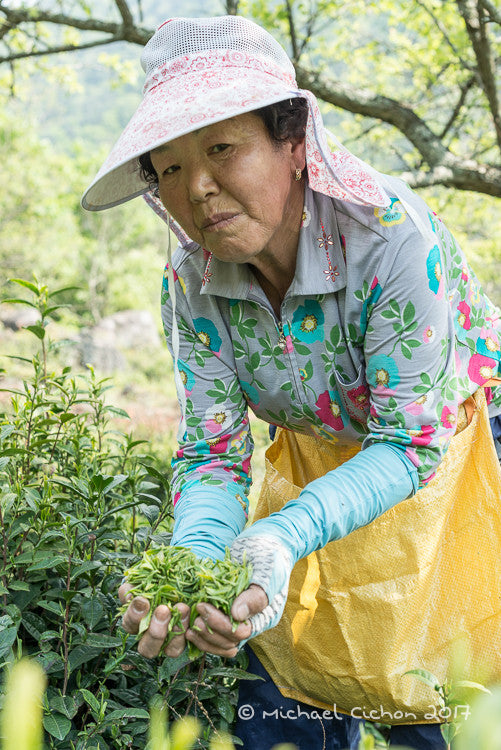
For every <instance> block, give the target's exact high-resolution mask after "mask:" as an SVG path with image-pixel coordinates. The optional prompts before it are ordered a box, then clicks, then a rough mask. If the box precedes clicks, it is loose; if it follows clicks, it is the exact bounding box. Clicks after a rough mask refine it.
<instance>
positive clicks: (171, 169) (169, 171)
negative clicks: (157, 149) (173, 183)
mask: <svg viewBox="0 0 501 750" xmlns="http://www.w3.org/2000/svg"><path fill="white" fill-rule="evenodd" d="M178 169H179V167H178V166H177V164H173V165H172V166H171V167H167V168H166V169H164V171H163V172H162V174H163V175H169V174H174V172H177V170H178Z"/></svg>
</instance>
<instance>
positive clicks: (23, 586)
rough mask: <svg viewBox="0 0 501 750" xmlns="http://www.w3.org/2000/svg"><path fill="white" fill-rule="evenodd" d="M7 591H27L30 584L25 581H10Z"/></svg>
mask: <svg viewBox="0 0 501 750" xmlns="http://www.w3.org/2000/svg"><path fill="white" fill-rule="evenodd" d="M9 589H10V590H11V591H29V590H30V584H29V583H27V582H26V581H11V582H10V583H9Z"/></svg>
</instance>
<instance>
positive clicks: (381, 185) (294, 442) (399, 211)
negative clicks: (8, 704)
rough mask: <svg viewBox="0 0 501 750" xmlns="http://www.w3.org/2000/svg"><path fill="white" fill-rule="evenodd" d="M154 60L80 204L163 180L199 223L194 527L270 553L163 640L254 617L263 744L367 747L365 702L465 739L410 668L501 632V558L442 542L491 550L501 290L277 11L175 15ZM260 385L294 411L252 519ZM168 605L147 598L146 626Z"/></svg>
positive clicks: (190, 269) (189, 524) (203, 635)
mask: <svg viewBox="0 0 501 750" xmlns="http://www.w3.org/2000/svg"><path fill="white" fill-rule="evenodd" d="M142 62H143V67H144V69H145V71H146V75H147V78H146V84H145V88H144V98H143V101H142V103H141V104H140V106H139V108H138V110H137V112H136V113H135V115H134V116H133V118H132V120H131V121H130V123H129V125H128V126H127V127H126V129H125V131H124V133H123V134H122V136H121V138H120V139H119V141H118V142H117V144H116V146H115V147H114V149H113V151H112V153H111V154H110V156H109V158H108V159H107V161H106V163H105V164H104V166H103V167H102V169H101V170H100V172H99V174H98V175H97V177H96V179H95V180H94V182H93V183H92V185H91V186H90V187H89V188H88V190H87V192H86V194H85V196H84V199H83V205H84V207H85V208H87V209H89V210H100V209H103V208H107V207H110V206H114V205H117V204H118V203H121V202H123V201H126V200H129V199H131V198H133V197H135V196H137V195H140V194H144V195H145V198H146V200H147V202H148V203H149V204H150V205H151V206H152V208H153V209H154V210H155V211H156V212H157V213H158V214H159V215H160V216H162V217H163V218H164V219H165V220H166V221H167V222H169V223H170V227H171V229H172V230H173V232H174V233H175V234H176V235H177V237H178V239H179V243H180V244H179V247H178V249H177V251H176V252H175V253H174V255H173V257H172V261H171V257H170V251H169V263H168V265H167V268H166V272H165V278H164V288H163V296H162V305H163V319H164V326H165V333H166V337H167V342H168V345H169V347H170V349H171V352H172V355H173V359H174V375H175V379H176V384H177V391H178V397H179V402H180V407H181V424H180V431H179V449H178V451H177V453H176V455H175V458H174V461H173V466H174V476H173V496H174V501H175V511H174V512H175V525H174V532H173V537H172V544H176V545H182V546H186V547H190V548H191V549H192V550H193V551H194V552H195V553H196V554H198V555H199V556H200V557H212V558H219V557H222V556H223V555H224V553H225V550H226V548H228V547H229V548H231V552H232V555H233V557H234V558H235V559H236V560H239V561H242V560H243V558H244V556H246V559H247V560H248V561H250V562H251V563H252V566H253V578H252V584H251V586H250V588H249V589H247V590H246V591H245V592H243V593H242V594H241V595H240V596H239V597H238V598H237V599H236V600H235V602H234V603H233V608H232V614H233V617H234V618H235V619H236V620H238V621H239V622H240V624H239V625H238V627H236V629H232V626H231V623H230V620H229V618H227V617H226V616H225V615H223V613H221V612H219V611H218V610H217V609H215V608H214V607H212V606H210V605H204V604H201V605H199V606H198V613H199V617H198V618H197V620H196V622H195V624H196V626H197V627H196V629H195V628H193V629H191V628H189V627H188V626H189V611H188V607H187V606H186V605H185V604H183V603H182V602H180V603H179V604H178V605H177V606H178V608H179V610H180V612H181V614H182V618H183V623H184V631H183V632H178V633H177V634H176V636H175V637H174V638H173V639H172V640H171V641H170V643H169V645H168V646H167V647H166V648H165V653H166V654H167V655H170V656H176V655H178V654H180V653H181V651H182V650H183V648H184V646H185V643H186V639H188V640H189V641H191V642H193V643H194V644H196V645H197V646H198V647H199V648H200V649H202V650H205V651H210V652H212V653H215V654H220V655H222V656H229V657H232V656H234V655H235V654H236V653H237V650H238V648H240V647H241V646H242V645H243V644H244V643H245V642H246V641H247V640H249V639H252V640H251V642H250V646H252V651H251V650H250V649H249V654H250V671H252V672H257V673H258V674H260V675H261V676H263V677H264V681H263V682H258V683H256V682H250V683H248V685H247V684H244V683H242V687H241V696H240V709H239V717H240V720H239V723H238V726H237V730H236V731H237V734H238V735H239V736H240V737H241V738H242V740H243V741H244V746H245V747H247V748H251V747H252V748H256V747H259V748H261V749H263V748H267V747H271V746H272V745H273V744H274V743H275V742H277V741H279V740H284V739H285V740H287V739H288V740H291V741H293V742H296V743H299V746H300V747H306V746H308V747H310V746H311V747H316V746H318V747H322V746H324V747H332V748H338V747H347V746H349V747H355V746H356V742H357V737H358V724H359V721H360V719H361V718H370V719H372V720H376V721H377V720H379V721H381V722H383V723H385V724H389V725H393V726H392V729H391V735H390V736H391V742H394V743H404V742H405V743H406V744H407V745H409V746H411V747H416V748H418V747H437V748H439V747H445V745H444V743H443V741H442V739H441V735H440V731H439V726H438V722H440V721H441V720H442V721H443V718H444V717H443V716H442V717H441V716H440V715H438V714H436V713H435V715H430V713H429V712H428V715H426V708H425V707H426V705H428V704H430V702H432V699H431V698H430V696H429V695H428V694H426V691H424V692H419V686H417V687H416V683H415V682H413V681H412V679H411V678H410V677H408V676H407V677H404V676H403V674H404V672H405V671H406V670H409V669H412V668H414V667H425V668H433V669H436V670H438V671H439V673H440V674H441V675H442V676H443V677H445V673H446V670H447V664H448V661H447V659H448V649H449V647H450V645H451V643H452V641H453V639H454V636H455V634H456V633H455V627H456V626H457V630H458V631H460V632H461V633H463V634H465V633H466V635H467V636H468V638H470V636H471V633H474V634H475V633H478V624H479V623H483V622H485V621H489V623H490V626H489V627H487V628H485V627H484V629H483V630H482V633H481V636H479V638H477V640H475V637H476V636H471V638H470V640H471V642H472V643H474V645H475V644H476V645H475V648H477V647H478V648H480V649H481V648H482V647H483V645H482V644H485V643H486V642H489V643H495V645H496V644H497V641H496V637H497V640H498V641H499V631H500V627H499V625H500V612H499V609H500V608H499V604H497V608H494V609H492V608H490V609H488V611H485V607H483V605H482V604H481V602H482V601H483V598H484V593H485V587H486V586H487V584H488V585H489V586H490V584H491V579H490V578H489V580H488V581H486V580H485V576H484V578H481V577H480V578H479V577H476V572H475V570H476V569H475V566H474V565H472V564H471V560H469V561H468V566H469V570H468V576H469V578H468V581H467V582H466V583H465V582H464V581H463V578H462V577H461V574H460V573H459V572H458V570H457V569H456V568H455V564H454V565H453V564H452V563H451V564H448V563H447V564H445V563H444V561H447V560H449V561H450V560H452V562H453V563H454V560H455V557H454V556H455V555H456V554H457V553H458V550H461V551H462V553H464V554H469V553H471V550H472V549H474V550H475V553H471V554H472V555H473V554H476V553H477V552H478V554H479V555H480V554H484V551H485V550H484V548H483V547H482V542H480V541H479V538H482V537H481V535H480V537H479V531H478V523H479V521H478V518H479V517H480V518H481V517H482V513H484V512H486V511H485V506H486V504H487V505H489V503H490V506H489V507H494V506H495V504H496V499H498V498H499V494H500V488H501V475H500V472H499V466H498V464H497V461H496V453H495V449H494V442H493V439H492V434H491V433H490V431H489V429H488V421H487V417H486V414H487V406H486V396H487V400H488V401H489V402H490V403H491V406H490V409H491V415H495V414H496V412H499V411H501V394H500V393H499V390H500V389H499V387H498V388H497V389H496V385H497V382H496V381H495V380H493V378H495V376H496V374H497V371H498V365H499V356H500V352H499V338H498V326H499V323H498V315H497V313H496V311H495V309H494V307H493V306H492V304H491V303H490V302H489V300H488V299H487V298H486V297H485V296H484V294H483V293H482V291H481V289H480V287H479V285H478V282H477V281H476V279H475V276H474V275H473V273H472V272H471V270H470V269H469V267H468V264H467V263H466V261H465V259H464V257H463V255H462V254H461V251H460V249H459V248H458V246H457V243H456V242H455V240H454V238H453V237H452V235H451V234H449V232H448V230H447V229H446V227H445V226H444V224H443V223H442V222H441V220H440V219H439V217H438V216H436V215H435V214H434V213H433V212H432V211H431V210H430V209H428V207H427V206H426V205H425V204H424V203H423V201H422V200H421V199H420V198H419V197H418V196H417V195H415V194H414V193H413V192H412V191H411V190H410V189H409V188H408V187H407V186H406V185H405V184H404V183H403V182H401V181H400V180H398V179H396V178H390V177H388V176H385V175H382V174H379V173H378V172H376V171H375V170H373V169H372V168H371V167H369V166H368V165H367V164H364V163H363V162H361V161H360V160H359V159H357V158H356V157H354V156H353V155H352V154H351V153H350V152H349V151H347V150H346V149H345V148H343V147H342V146H341V145H340V144H339V143H338V142H337V141H335V139H333V142H332V145H331V146H330V147H329V146H328V144H327V134H326V131H325V130H324V127H323V124H322V120H321V116H320V112H319V109H318V106H317V102H316V100H315V97H314V96H313V94H312V93H311V92H309V91H305V90H299V89H298V88H297V84H296V82H295V77H294V69H293V67H292V64H291V62H290V61H289V59H288V57H287V55H286V54H285V52H284V51H283V49H282V48H281V47H280V45H279V44H278V43H277V42H276V41H275V40H274V39H273V38H272V37H271V36H270V35H269V34H267V33H266V32H265V31H263V30H262V29H261V28H259V27H258V26H256V25H255V24H253V23H251V22H249V21H247V20H245V19H243V18H240V17H235V16H229V17H222V18H209V19H180V18H178V19H171V20H169V21H166V22H165V23H164V24H163V25H162V26H160V28H159V29H158V30H157V32H156V33H155V35H154V36H153V37H152V39H151V40H150V42H149V43H148V44H147V45H146V48H145V50H144V54H143V58H142ZM500 382H501V381H500ZM496 404H497V407H496ZM249 407H250V408H251V410H252V411H253V412H254V413H255V414H256V415H257V416H258V417H260V418H261V419H263V420H265V421H266V422H268V423H269V424H270V425H274V426H278V427H279V428H282V429H279V430H278V434H277V436H276V438H275V442H274V443H273V445H272V447H271V449H270V452H269V453H270V456H269V458H270V461H269V466H268V471H267V477H266V480H265V487H264V488H263V494H262V496H261V499H260V501H259V503H258V507H257V510H256V513H255V519H257V520H254V523H252V524H251V525H248V526H247V527H246V528H245V529H244V526H245V525H246V511H247V500H246V495H247V493H248V490H249V486H250V482H251V477H250V459H251V454H252V448H253V443H252V438H251V433H250V428H249V418H248V409H249ZM461 419H462V422H463V424H460V421H461ZM468 424H469V426H468ZM463 428H464V429H463ZM454 436H455V437H454ZM458 441H459V442H458ZM475 451H476V452H475ZM479 462H483V463H481V465H480V463H479ZM473 466H475V469H473V468H472V467H473ZM403 501H405V502H403ZM458 508H460V509H461V512H462V513H463V515H462V516H461V517H460V519H459V520H458V522H457V524H456V526H454V528H453V529H452V531H451V528H450V523H451V521H450V519H451V518H456V515H457V512H458V510H457V509H458ZM468 508H471V509H473V510H472V513H473V516H472V518H470V516H469V515H468V512H469V511H468V510H467V509H468ZM455 514H456V515H455ZM461 519H462V520H461ZM475 519H476V520H475ZM475 523H476V524H477V526H475ZM364 527H365V528H364ZM493 528H497V527H495V524H494V525H493ZM465 529H466V530H467V532H468V533H467V534H466V536H465V534H464V533H463V532H464V530H465ZM353 532H354V533H353ZM495 536H496V534H495V533H494V537H495ZM451 539H452V540H453V542H454V543H453V546H452V547H451ZM491 541H492V539H491V537H489V539H488V542H489V544H490V542H491ZM454 545H455V546H454ZM472 545H474V546H473V547H472ZM491 547H492V545H491ZM496 550H497V551H496ZM498 551H499V544H497V548H496V547H495V545H494V547H492V555H491V556H492V560H491V559H488V558H486V557H482V558H481V563H482V567H483V569H484V570H485V568H486V566H487V568H488V569H489V566H493V568H492V569H493V571H494V570H495V569H496V570H497V568H496V566H498V565H499V563H498V562H496V561H497V560H498V559H499V556H498V557H496V555H497V554H498ZM451 555H452V557H451ZM464 562H465V561H463V563H464ZM458 567H461V566H458ZM494 574H496V575H497V573H493V575H494ZM487 578H488V577H487ZM498 580H499V576H498ZM455 582H456V583H457V585H458V587H461V594H462V595H461V597H459V596H456V595H455V594H454V593H453V591H454V589H453V587H454V584H455ZM128 588H129V587H128V585H127V584H126V583H125V584H123V585H122V586H121V588H120V592H119V593H120V597H121V599H122V601H125V598H126V595H127V590H128ZM458 600H460V603H459V604H458ZM479 602H480V604H479ZM147 606H148V604H147V602H146V601H145V600H142V599H141V598H137V599H136V600H134V601H133V602H131V604H130V606H129V609H128V612H127V613H126V615H125V617H124V627H125V628H126V629H127V630H129V631H130V632H137V630H138V626H139V622H140V620H141V618H142V617H143V616H144V615H145V613H146V609H147ZM472 613H473V614H472ZM169 619H170V612H169V610H168V608H167V607H165V606H160V607H158V608H157V609H156V611H155V613H154V616H153V618H152V620H151V623H150V626H149V628H148V630H147V631H146V632H145V633H144V635H143V637H142V639H141V641H140V644H139V647H138V648H139V650H140V652H141V653H142V654H144V655H145V656H148V657H154V656H156V655H158V654H159V653H160V652H161V650H162V649H163V644H164V640H165V638H166V636H167V632H168V631H167V628H168V623H169ZM256 636H258V637H257V638H256ZM254 639H255V640H254ZM477 641H478V643H477ZM478 644H480V645H478ZM495 650H497V653H498V657H497V659H498V660H499V652H500V649H499V647H498V645H496V649H495ZM256 654H257V655H258V656H259V660H258V659H257V656H256ZM437 655H438V656H437ZM498 666H499V665H496V668H497V667H498ZM444 670H445V671H444ZM423 690H424V688H423ZM379 707H380V709H381V710H380V711H379V713H378V710H379ZM430 708H433V706H431V707H430ZM329 709H330V711H329ZM376 709H378V710H376ZM369 711H370V715H368V712H369ZM250 717H252V720H247V719H250ZM325 742H327V744H324V743H325ZM315 743H317V744H315Z"/></svg>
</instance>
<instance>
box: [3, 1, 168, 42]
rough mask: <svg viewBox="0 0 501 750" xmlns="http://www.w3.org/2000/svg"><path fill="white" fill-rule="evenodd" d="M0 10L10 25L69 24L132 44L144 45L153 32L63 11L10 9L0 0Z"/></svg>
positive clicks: (75, 27)
mask: <svg viewBox="0 0 501 750" xmlns="http://www.w3.org/2000/svg"><path fill="white" fill-rule="evenodd" d="M0 11H1V12H2V13H3V14H4V15H5V18H6V19H7V22H8V23H10V24H11V26H19V25H20V24H22V23H53V24H56V25H57V26H70V27H72V28H74V29H80V30H81V31H100V32H104V33H105V34H110V36H112V37H113V38H114V41H116V39H120V40H121V41H124V42H132V43H133V44H141V45H145V44H146V42H147V41H148V39H149V38H150V37H151V35H152V34H153V31H152V30H151V29H145V28H142V27H139V26H132V27H126V26H124V25H123V24H118V23H113V22H112V21H99V20H97V19H95V18H89V19H85V18H75V17H73V16H67V15H66V14H64V13H48V12H46V11H42V10H36V9H35V8H30V9H29V10H23V9H16V10H12V9H11V8H9V7H8V6H6V5H5V4H4V3H2V2H0Z"/></svg>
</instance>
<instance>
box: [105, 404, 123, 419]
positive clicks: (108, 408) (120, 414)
mask: <svg viewBox="0 0 501 750" xmlns="http://www.w3.org/2000/svg"><path fill="white" fill-rule="evenodd" d="M103 411H107V412H109V414H114V415H115V416H116V417H125V419H130V416H129V414H127V412H126V411H125V410H124V409H119V408H118V406H105V408H104V409H103Z"/></svg>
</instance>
